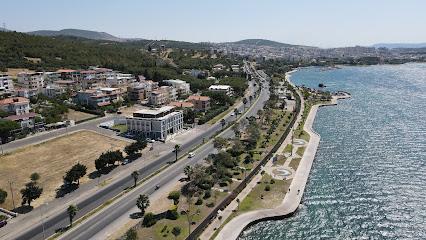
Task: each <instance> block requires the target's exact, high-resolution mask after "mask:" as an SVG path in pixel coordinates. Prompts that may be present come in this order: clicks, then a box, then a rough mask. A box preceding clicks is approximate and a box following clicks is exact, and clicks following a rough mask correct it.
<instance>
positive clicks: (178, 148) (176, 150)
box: [174, 144, 180, 162]
mask: <svg viewBox="0 0 426 240" xmlns="http://www.w3.org/2000/svg"><path fill="white" fill-rule="evenodd" d="M174 151H175V155H176V160H175V161H176V162H177V160H178V152H179V151H180V145H179V144H176V145H175V147H174Z"/></svg>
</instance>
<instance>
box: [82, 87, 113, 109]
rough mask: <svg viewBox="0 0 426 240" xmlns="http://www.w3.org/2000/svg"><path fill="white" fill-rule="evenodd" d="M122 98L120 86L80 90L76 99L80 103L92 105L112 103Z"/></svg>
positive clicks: (99, 105)
mask: <svg viewBox="0 0 426 240" xmlns="http://www.w3.org/2000/svg"><path fill="white" fill-rule="evenodd" d="M119 100H121V91H120V89H119V88H100V89H88V90H82V91H78V92H77V95H76V96H75V98H74V101H75V102H76V103H78V104H82V105H89V106H92V107H102V106H107V105H110V104H111V103H112V102H116V101H119Z"/></svg>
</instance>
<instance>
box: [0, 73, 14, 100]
mask: <svg viewBox="0 0 426 240" xmlns="http://www.w3.org/2000/svg"><path fill="white" fill-rule="evenodd" d="M13 91H14V87H13V80H12V78H11V77H10V76H9V75H7V74H1V73H0V95H3V94H11V93H12V92H13Z"/></svg>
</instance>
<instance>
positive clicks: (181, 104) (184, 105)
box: [169, 101, 194, 109]
mask: <svg viewBox="0 0 426 240" xmlns="http://www.w3.org/2000/svg"><path fill="white" fill-rule="evenodd" d="M169 106H174V107H177V108H191V109H193V108H194V104H193V103H192V102H184V101H173V102H170V103H169Z"/></svg>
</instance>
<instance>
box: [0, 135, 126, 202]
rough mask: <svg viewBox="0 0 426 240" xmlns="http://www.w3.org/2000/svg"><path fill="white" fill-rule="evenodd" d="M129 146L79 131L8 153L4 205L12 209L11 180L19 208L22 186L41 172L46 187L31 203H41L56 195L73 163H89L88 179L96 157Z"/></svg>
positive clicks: (2, 172)
mask: <svg viewBox="0 0 426 240" xmlns="http://www.w3.org/2000/svg"><path fill="white" fill-rule="evenodd" d="M126 145H127V142H125V141H122V140H118V139H114V138H111V137H107V136H104V135H101V134H98V133H95V132H92V131H79V132H74V133H71V134H69V135H65V136H61V137H58V138H54V139H52V140H49V141H46V142H43V143H39V144H36V145H31V146H26V147H23V148H20V149H18V150H15V151H14V152H11V153H7V154H5V155H3V156H1V157H0V176H1V178H0V188H1V189H3V190H5V191H7V192H8V193H9V194H8V198H7V199H6V202H5V203H4V204H2V205H1V207H3V208H6V209H12V208H13V204H12V198H11V194H10V185H9V181H11V182H12V189H13V195H14V198H15V205H16V207H19V206H20V204H21V194H20V192H19V191H20V189H22V188H23V187H24V185H25V184H26V183H27V182H29V181H30V178H29V177H30V175H31V174H32V173H34V172H37V173H38V174H39V175H40V180H39V181H38V182H39V183H40V185H41V187H43V189H44V190H43V193H42V195H41V197H40V198H39V199H37V200H35V201H34V203H33V204H32V205H34V206H38V205H41V204H43V203H44V202H47V201H49V200H52V199H54V198H55V196H56V191H55V190H56V189H57V188H59V187H60V186H61V185H62V183H63V176H64V175H65V172H66V171H68V170H69V169H70V168H71V167H72V166H73V165H74V164H76V163H80V164H83V165H86V166H87V175H86V176H84V177H83V178H82V179H81V181H80V182H81V183H84V182H87V181H88V180H89V177H88V176H89V174H90V173H91V172H93V171H95V159H97V158H98V157H99V156H100V155H101V154H102V153H103V152H105V151H107V150H117V149H120V150H122V149H123V148H124V147H125V146H126Z"/></svg>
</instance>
